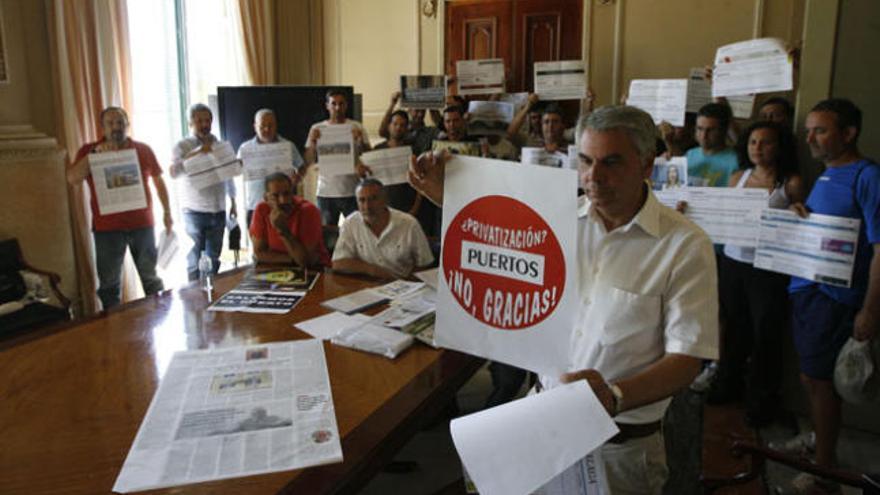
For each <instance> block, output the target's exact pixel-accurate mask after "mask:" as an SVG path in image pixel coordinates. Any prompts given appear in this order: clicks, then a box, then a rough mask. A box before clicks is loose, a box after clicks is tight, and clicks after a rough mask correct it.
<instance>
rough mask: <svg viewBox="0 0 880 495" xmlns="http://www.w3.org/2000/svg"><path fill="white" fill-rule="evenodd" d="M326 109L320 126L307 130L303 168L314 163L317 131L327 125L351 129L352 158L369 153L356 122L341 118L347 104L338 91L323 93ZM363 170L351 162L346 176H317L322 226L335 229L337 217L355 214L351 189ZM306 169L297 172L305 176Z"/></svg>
mask: <svg viewBox="0 0 880 495" xmlns="http://www.w3.org/2000/svg"><path fill="white" fill-rule="evenodd" d="M326 108H327V113H328V115H329V118H328V119H327V120H325V121H323V122H317V123H315V124H314V125H312V127H311V128H310V129H309V137H308V140H307V141H306V153H305V154H306V156H305V158H306V166H307V167H308V166H311V165H312V164H314V163H317V162H318V159H319V157H318V141H319V140H320V139H321V129H322V128H324V127H326V126H329V125H344V124H348V125H351V133H352V137H353V139H354V146H355V148H356V149H355V157H357V155H359V154H360V153H361V152H364V151H369V150H370V140H369V139H368V137H367V131H366V130H364V126H363V125H361V123H360V122H358V121H356V120H352V119H349V118H348V117H346V116H345V112H346V111H347V110H348V100H347V99H346V98H345V93H343V92H342V91H341V90H339V89H331V90H329V91H327V99H326ZM367 170H368V169H367V168H366V167H364V166H363V164H361V163H359V162H357V160H355V164H353V168H352V171H351V173H350V174H345V175H327V174H324V173H322V172H320V171H319V172H318V191H317V196H318V198H317V199H318V209H320V210H321V218H322V220H323V222H324V225H336V223H337V222H338V221H339V214H340V213H341V214H342V215H344V216H348V215H349V214H351V213H352V212H353V211H355V210H357V202H356V201H355V199H354V188H355V186H357V181H358V176H359V175H360V176H361V177H363V176H364V175H366V173H367ZM305 171H306V169H303V170H302V171H301V174H305Z"/></svg>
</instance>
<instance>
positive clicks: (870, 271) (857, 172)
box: [781, 99, 880, 493]
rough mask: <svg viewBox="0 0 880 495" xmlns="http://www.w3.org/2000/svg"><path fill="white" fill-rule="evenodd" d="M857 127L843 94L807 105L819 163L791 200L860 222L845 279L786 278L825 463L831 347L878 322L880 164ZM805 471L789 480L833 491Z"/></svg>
mask: <svg viewBox="0 0 880 495" xmlns="http://www.w3.org/2000/svg"><path fill="white" fill-rule="evenodd" d="M861 127H862V113H861V111H860V110H859V109H858V108H857V107H856V106H855V105H854V104H853V103H852V102H850V101H849V100H844V99H830V100H825V101H822V102H819V103H818V104H817V105H816V106H814V107H813V109H812V110H811V111H810V113H809V114H808V115H807V120H806V129H807V144H808V145H809V147H810V153H811V154H812V156H813V158H815V159H817V160H821V161H822V162H823V164H824V165H825V171H824V172H823V173H822V175H821V176H820V177H819V178H818V179H817V180H816V183H815V185H814V187H813V190H812V192H811V193H810V195H809V197H808V198H807V201H806V204H800V203H797V204H794V205H792V209H793V210H795V211H796V212H797V213H798V214H799V215H800V216H802V217H808V216H809V215H810V214H813V213H817V214H824V215H833V216H837V217H849V218H857V219H859V220H861V223H862V226H861V228H860V232H859V237H858V245H857V246H856V247H855V254H856V257H855V264H854V266H853V272H852V283H851V285H850V286H849V287H838V286H834V285H831V284H827V283H820V282H814V281H811V280H806V279H803V278H799V277H792V280H791V285H790V286H789V293H790V294H791V302H792V334H793V336H794V342H795V348H796V349H797V352H798V357H799V361H800V371H801V381H802V382H803V384H804V386H805V388H806V390H807V396H808V398H809V402H810V410H811V413H812V419H813V426H814V428H815V437H814V439H815V452H816V464H818V465H820V466H824V467H834V466H835V464H836V456H835V450H836V447H837V436H838V433H839V431H840V419H841V413H840V408H841V399H840V396H839V395H838V394H837V393H836V392H835V389H834V381H833V376H834V365H835V362H836V360H837V355H838V354H839V353H840V349H841V348H842V347H843V344H844V343H845V342H846V341H847V339H849V338H850V337H852V338H854V339H856V340H859V341H867V340H871V339H876V338H877V334H878V329H880V256H878V252H880V166H878V165H877V164H876V163H873V162H872V161H871V160H869V159H867V158H865V157H863V156H862V155H861V153H859V150H858V147H857V142H858V137H859V133H860V131H861ZM808 435H809V434H808ZM795 440H797V439H795ZM802 443H803V442H797V441H795V442H788V444H789V445H790V446H794V445H796V444H802ZM781 447H783V448H784V447H786V446H785V445H783V446H781ZM804 474H805V476H799V477H798V478H796V479H795V481H794V482H793V485H795V486H801V485H804V486H808V487H812V488H815V489H817V490H822V491H816V492H815V493H826V492H829V493H830V492H833V491H834V489H835V486H834V484H833V483H830V482H826V481H824V480H819V479H816V478H815V477H812V476H811V475H806V473H804ZM837 488H838V489H839V487H837ZM804 493H806V491H805V492H804ZM810 493H814V492H810ZM835 493H836V492H835Z"/></svg>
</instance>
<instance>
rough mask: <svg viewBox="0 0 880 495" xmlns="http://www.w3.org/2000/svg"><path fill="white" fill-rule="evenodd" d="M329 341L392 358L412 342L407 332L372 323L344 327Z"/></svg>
mask: <svg viewBox="0 0 880 495" xmlns="http://www.w3.org/2000/svg"><path fill="white" fill-rule="evenodd" d="M330 342H331V343H333V344H336V345H340V346H342V347H349V348H351V349H357V350H359V351H366V352H372V353H374V354H379V355H382V356H385V357H387V358H389V359H394V358H396V357H397V356H398V354H400V353H401V352H403V351H405V350H406V349H407V348H409V346H411V345H412V343H413V338H412V336H410V335H409V334H406V333H403V332H398V331H397V330H392V329H390V328H385V327H383V326H380V325H376V324H373V323H364V324H362V325H359V326H356V327H352V328H346V329H344V330H342V331H340V332H339V333H337V334H336V335H335V336H334V337H333V338H332V339H331V340H330Z"/></svg>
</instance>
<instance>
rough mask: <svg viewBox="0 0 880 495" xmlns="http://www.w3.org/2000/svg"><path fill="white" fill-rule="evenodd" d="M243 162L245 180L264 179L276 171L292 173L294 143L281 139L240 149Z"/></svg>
mask: <svg viewBox="0 0 880 495" xmlns="http://www.w3.org/2000/svg"><path fill="white" fill-rule="evenodd" d="M240 155H241V161H242V164H243V167H244V168H243V170H242V175H244V180H247V181H251V180H263V179H265V178H266V176H268V175H271V174H274V173H275V172H284V173H285V174H290V173H292V172H293V171H294V170H295V169H294V168H293V143H291V142H290V141H279V142H277V143H266V144H260V145H259V146H250V147H247V148H243V149H241V150H240Z"/></svg>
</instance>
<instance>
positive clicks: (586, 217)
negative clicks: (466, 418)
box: [541, 191, 718, 424]
mask: <svg viewBox="0 0 880 495" xmlns="http://www.w3.org/2000/svg"><path fill="white" fill-rule="evenodd" d="M579 217H580V218H579V220H578V241H577V242H578V261H579V263H578V270H579V272H578V277H579V284H580V287H579V296H578V297H579V299H580V301H579V304H578V316H577V322H576V324H575V328H574V332H573V333H572V347H571V355H570V359H571V362H570V363H569V369H570V370H571V371H576V370H583V369H595V370H598V371H599V372H600V373H601V374H602V376H603V377H604V378H605V380H607V381H608V382H613V381H616V380H619V379H622V378H625V377H628V376H632V375H634V374H636V373H638V372H640V371H641V370H643V369H644V368H646V367H648V366H649V365H651V364H652V363H654V362H656V361H658V360H660V359H661V358H663V357H664V355H665V354H666V353H676V354H685V355H689V356H694V357H699V358H703V359H717V358H718V289H717V282H716V272H715V255H714V252H713V250H712V243H711V241H710V240H709V237H708V236H707V235H706V234H705V233H704V232H703V231H702V230H701V229H700V228H699V227H697V226H696V225H694V224H693V223H691V222H690V221H689V220H687V219H686V218H684V216H682V215H681V214H679V213H678V212H676V211H674V210H671V209H669V208H667V207H665V206H663V205H661V204H660V203H659V202H658V201H657V199H656V198H655V197H654V195H653V193H651V192H650V191H649V192H648V197H647V200H646V201H645V204H644V205H643V206H642V208H641V210H639V212H638V213H637V214H636V216H635V217H633V219H632V220H631V221H630V222H629V223H628V224H626V225H623V226H621V227H619V228H617V229H614V230H613V231H611V232H608V231H606V229H605V225H604V224H603V223H602V220H601V218H599V216H598V214H597V212H596V211H595V209H594V208H592V207H591V206H590V204H589V203H587V204H584V205H583V206H582V207H581V209H580V211H579ZM541 381H542V384H543V385H545V386H548V387H552V386H554V385H556V383H557V377H546V376H545V377H542V378H541ZM670 400H671V399H664V400H661V401H658V402H655V403H653V404H648V405H646V406H642V407H639V408H637V409H632V410H629V411H626V412H624V413H621V414H619V415H618V416H617V417H616V418H615V420H616V421H618V422H621V423H631V424H632V423H634V424H641V423H650V422H653V421H658V420H660V419H662V417H663V414H664V413H665V411H666V407H667V406H668V405H669V402H670ZM624 402H626V397H624Z"/></svg>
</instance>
